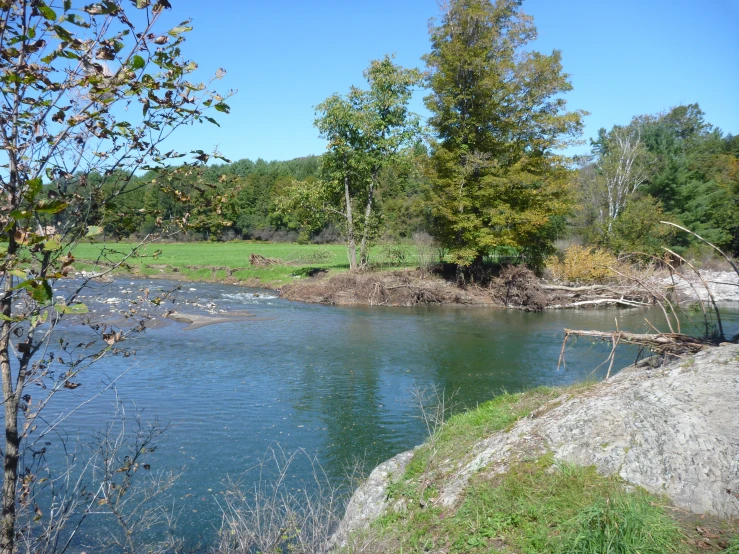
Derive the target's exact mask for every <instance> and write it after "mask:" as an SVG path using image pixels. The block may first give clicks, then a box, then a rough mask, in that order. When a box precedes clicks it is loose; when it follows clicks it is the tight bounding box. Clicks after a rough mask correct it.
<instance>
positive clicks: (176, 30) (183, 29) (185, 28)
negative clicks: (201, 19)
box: [169, 25, 192, 37]
mask: <svg viewBox="0 0 739 554" xmlns="http://www.w3.org/2000/svg"><path fill="white" fill-rule="evenodd" d="M188 31H192V27H190V26H189V25H178V26H177V27H175V28H173V29H172V30H171V31H169V34H170V36H173V37H176V36H177V35H179V34H182V33H187V32H188Z"/></svg>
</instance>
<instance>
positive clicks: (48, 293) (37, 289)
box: [31, 279, 54, 303]
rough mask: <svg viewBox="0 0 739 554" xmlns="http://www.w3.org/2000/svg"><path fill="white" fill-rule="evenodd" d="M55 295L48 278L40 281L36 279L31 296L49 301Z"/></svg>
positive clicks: (37, 300)
mask: <svg viewBox="0 0 739 554" xmlns="http://www.w3.org/2000/svg"><path fill="white" fill-rule="evenodd" d="M53 296H54V291H52V290H51V285H49V282H48V281H47V280H46V279H44V280H42V281H40V282H39V281H35V284H34V285H32V292H31V298H33V299H34V300H35V301H36V302H41V303H45V302H48V301H49V300H51V298H52V297H53Z"/></svg>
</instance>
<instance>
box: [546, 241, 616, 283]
mask: <svg viewBox="0 0 739 554" xmlns="http://www.w3.org/2000/svg"><path fill="white" fill-rule="evenodd" d="M618 263H619V262H618V260H617V259H616V257H615V256H614V255H613V254H611V253H610V252H608V251H607V250H601V249H600V248H588V247H586V246H578V245H572V246H570V247H569V248H568V249H567V250H565V252H564V256H563V257H562V259H561V260H560V259H559V258H557V257H556V256H550V257H549V258H548V259H547V261H546V266H547V270H548V271H549V274H550V275H551V277H552V278H553V279H555V280H556V281H564V282H567V283H582V284H587V283H602V282H605V281H608V280H610V279H612V278H613V277H614V276H615V274H614V273H613V271H611V270H610V269H609V267H615V266H617V265H618Z"/></svg>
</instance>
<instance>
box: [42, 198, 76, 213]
mask: <svg viewBox="0 0 739 554" xmlns="http://www.w3.org/2000/svg"><path fill="white" fill-rule="evenodd" d="M67 206H69V204H67V203H66V202H64V201H62V200H59V199H58V198H49V199H47V198H44V199H43V200H40V201H39V203H38V204H36V212H38V213H41V214H58V213H59V212H63V211H64V210H66V209H67Z"/></svg>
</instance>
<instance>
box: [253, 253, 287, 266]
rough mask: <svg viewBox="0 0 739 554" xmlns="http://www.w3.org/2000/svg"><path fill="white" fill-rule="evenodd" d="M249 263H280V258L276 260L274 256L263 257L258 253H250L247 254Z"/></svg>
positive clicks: (268, 264)
mask: <svg viewBox="0 0 739 554" xmlns="http://www.w3.org/2000/svg"><path fill="white" fill-rule="evenodd" d="M249 263H250V264H251V265H253V266H255V267H266V266H270V265H278V264H280V263H282V260H276V259H275V258H265V257H264V256H260V255H259V254H252V255H250V256H249Z"/></svg>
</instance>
